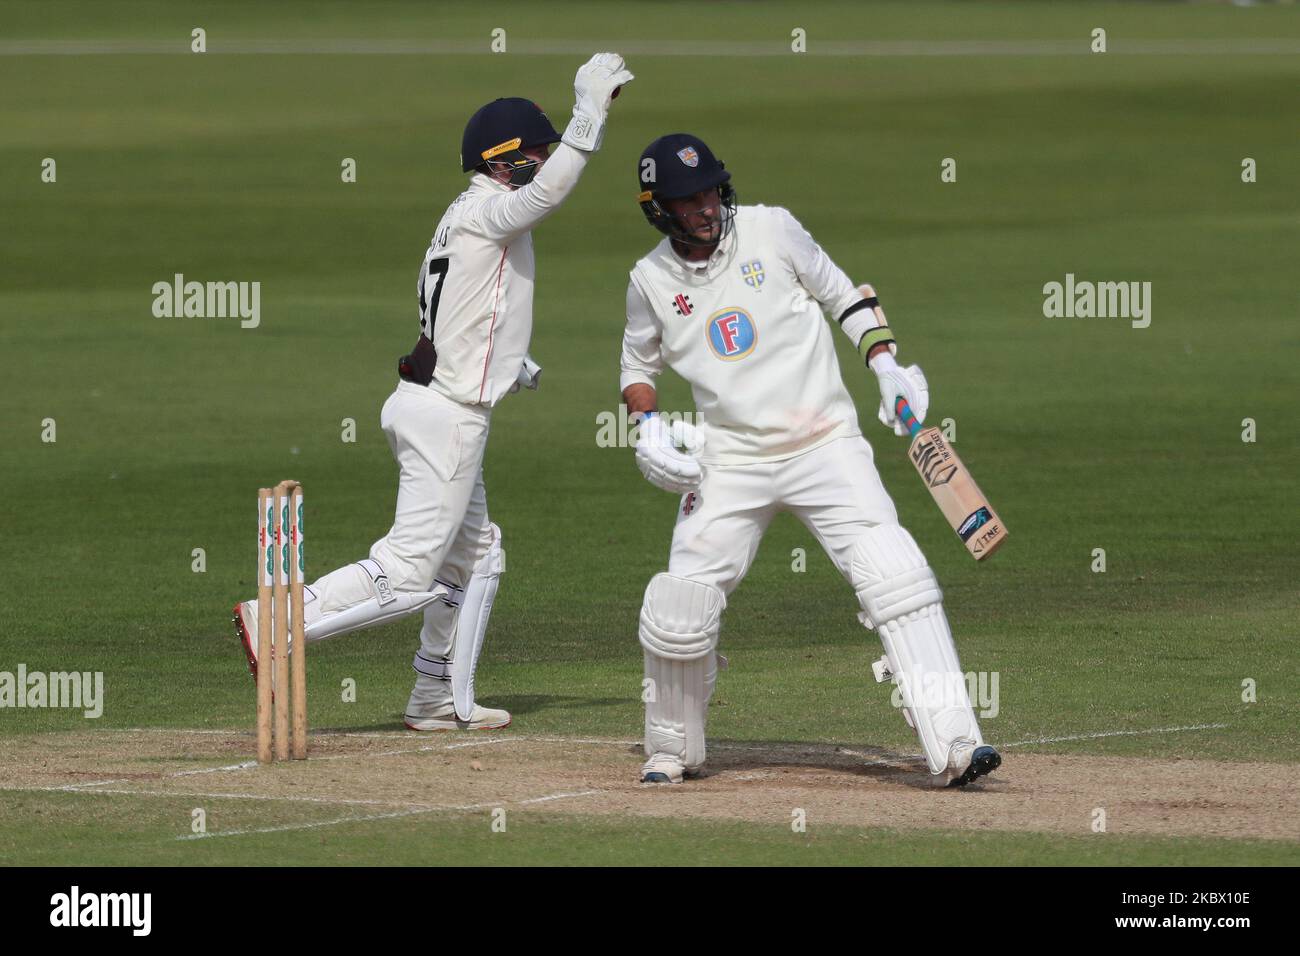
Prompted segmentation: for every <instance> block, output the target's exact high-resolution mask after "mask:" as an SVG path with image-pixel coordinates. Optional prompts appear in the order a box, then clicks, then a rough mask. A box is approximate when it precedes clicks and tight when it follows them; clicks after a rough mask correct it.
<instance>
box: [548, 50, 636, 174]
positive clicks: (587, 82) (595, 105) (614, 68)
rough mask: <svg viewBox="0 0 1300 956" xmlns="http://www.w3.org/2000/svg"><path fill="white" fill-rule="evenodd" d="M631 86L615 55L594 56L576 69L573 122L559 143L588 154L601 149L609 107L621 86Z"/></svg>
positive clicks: (624, 68) (627, 75)
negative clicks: (628, 84)
mask: <svg viewBox="0 0 1300 956" xmlns="http://www.w3.org/2000/svg"><path fill="white" fill-rule="evenodd" d="M631 82H632V74H631V73H630V72H628V70H627V67H626V66H624V65H623V58H622V57H621V56H619V55H618V54H617V53H597V54H596V55H595V56H593V57H592V58H591V59H590V60H588V61H587V62H586V63H584V64H582V66H580V67H578V75H577V76H575V77H574V78H573V93H574V97H575V100H576V102H575V103H574V105H573V119H571V120H569V126H568V128H567V129H565V131H564V135H563V136H561V137H560V140H561V142H564V143H567V144H568V145H570V146H572V147H573V148H574V149H581V150H583V151H585V152H588V153H594V152H595V151H596V150H598V149H600V144H601V142H602V141H603V140H604V138H605V119H606V117H607V116H608V115H609V104H610V103H611V102H612V101H613V99H614V97H616V96H618V91H619V89H620V88H621V87H622V86H623V84H625V83H631Z"/></svg>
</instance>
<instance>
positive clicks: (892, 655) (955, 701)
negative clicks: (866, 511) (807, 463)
mask: <svg viewBox="0 0 1300 956" xmlns="http://www.w3.org/2000/svg"><path fill="white" fill-rule="evenodd" d="M851 576H852V581H853V587H854V589H855V590H856V591H857V593H858V601H859V603H860V604H861V605H862V614H861V615H860V617H861V618H862V621H863V623H864V624H866V625H867V626H869V627H870V626H872V625H874V626H875V628H876V633H877V634H879V635H880V642H881V643H882V644H883V645H884V648H885V656H886V657H887V658H888V670H889V672H890V674H891V675H892V678H893V681H894V683H895V684H897V685H898V688H899V691H900V692H901V694H902V698H903V707H904V717H905V718H906V719H907V721H908V723H909V724H911V725H912V726H913V728H915V730H916V734H917V737H918V738H920V741H921V748H922V750H924V752H925V761H926V764H927V765H928V766H929V768H930V772H931V773H932V774H938V773H943V772H945V771H946V770H948V769H949V766H950V762H952V761H954V760H955V761H956V762H958V763H960V761H961V760H962V759H965V760H966V761H969V753H970V751H971V750H972V749H973V748H974V747H977V746H980V745H981V744H983V742H984V741H983V738H982V737H981V736H980V731H979V723H978V721H976V719H975V711H974V710H973V709H972V707H971V703H970V695H969V693H968V692H967V689H966V680H965V675H964V673H963V672H962V669H961V663H960V661H959V660H958V659H957V648H956V647H955V646H954V645H953V642H952V633H951V631H949V629H948V619H947V618H946V617H945V616H944V613H943V592H942V591H940V590H939V583H938V581H936V580H935V578H934V573H933V572H932V571H931V570H930V566H929V565H928V564H927V563H926V560H925V556H924V555H923V554H921V549H920V548H918V547H917V545H916V542H915V541H914V540H912V536H911V535H910V534H908V533H907V531H905V530H904V529H903V528H902V527H900V526H899V525H878V526H876V527H874V528H871V529H870V530H869V531H867V532H866V533H865V534H863V535H862V537H861V538H860V539H859V540H858V543H857V545H855V547H854V549H853V558H852V563H851Z"/></svg>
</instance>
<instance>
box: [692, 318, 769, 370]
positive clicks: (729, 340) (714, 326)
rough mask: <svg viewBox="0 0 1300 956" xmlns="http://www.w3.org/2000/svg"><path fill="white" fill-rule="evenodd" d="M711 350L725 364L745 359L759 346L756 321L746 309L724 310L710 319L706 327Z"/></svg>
mask: <svg viewBox="0 0 1300 956" xmlns="http://www.w3.org/2000/svg"><path fill="white" fill-rule="evenodd" d="M704 329H705V335H706V337H707V338H708V342H709V348H710V349H712V350H713V354H714V355H716V356H717V357H718V358H720V359H722V360H723V361H724V362H735V361H737V360H739V359H743V358H744V357H745V356H746V355H748V354H749V353H750V352H752V351H754V346H755V345H757V344H758V330H757V329H756V328H755V327H754V320H753V319H752V318H751V317H750V315H749V313H748V312H746V311H745V310H744V309H734V308H733V309H722V310H721V311H719V312H715V313H713V315H712V316H710V317H709V321H708V323H706V325H705V327H704Z"/></svg>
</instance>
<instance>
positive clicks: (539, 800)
mask: <svg viewBox="0 0 1300 956" xmlns="http://www.w3.org/2000/svg"><path fill="white" fill-rule="evenodd" d="M604 792H605V791H604V790H579V791H578V792H577V793H553V794H551V795H550V796H548V797H530V798H529V799H527V800H518V801H516V803H517V804H518V806H521V807H522V806H525V805H527V804H530V803H548V802H550V801H551V800H567V799H569V798H570V797H590V796H594V795H595V794H598V793H604Z"/></svg>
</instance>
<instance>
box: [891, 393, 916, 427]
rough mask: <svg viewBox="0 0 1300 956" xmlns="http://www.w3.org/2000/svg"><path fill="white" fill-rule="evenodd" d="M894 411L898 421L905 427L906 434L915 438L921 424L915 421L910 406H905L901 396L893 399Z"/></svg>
mask: <svg viewBox="0 0 1300 956" xmlns="http://www.w3.org/2000/svg"><path fill="white" fill-rule="evenodd" d="M894 411H895V412H896V413H897V414H898V420H899V421H901V422H902V423H903V424H904V425H905V426H906V427H907V431H908V433H909V434H910V435H911V436H912V437H913V438H915V437H916V433H917V432H919V431H920V430H921V423H920V422H918V421H917V420H916V416H915V415H913V414H912V406H911V405H909V404H907V399H905V398H904V397H903V396H902V395H899V396H898V397H897V398H896V399H894Z"/></svg>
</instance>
